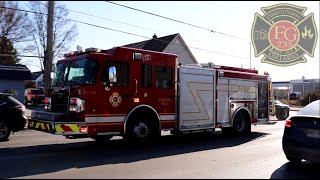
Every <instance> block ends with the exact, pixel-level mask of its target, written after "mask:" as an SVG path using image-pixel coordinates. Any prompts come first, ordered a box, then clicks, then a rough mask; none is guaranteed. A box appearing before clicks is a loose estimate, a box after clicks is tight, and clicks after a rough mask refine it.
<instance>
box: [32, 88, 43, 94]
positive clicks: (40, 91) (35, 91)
mask: <svg viewBox="0 0 320 180" xmlns="http://www.w3.org/2000/svg"><path fill="white" fill-rule="evenodd" d="M31 93H32V94H44V92H43V91H42V90H40V89H39V90H31Z"/></svg>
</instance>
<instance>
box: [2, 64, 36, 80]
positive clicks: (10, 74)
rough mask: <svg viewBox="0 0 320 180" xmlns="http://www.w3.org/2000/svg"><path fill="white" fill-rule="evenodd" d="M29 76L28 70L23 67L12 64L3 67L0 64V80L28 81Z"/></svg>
mask: <svg viewBox="0 0 320 180" xmlns="http://www.w3.org/2000/svg"><path fill="white" fill-rule="evenodd" d="M30 76H31V72H30V70H29V69H28V68H27V66H25V65H21V64H12V65H4V64H0V79H5V80H29V79H30Z"/></svg>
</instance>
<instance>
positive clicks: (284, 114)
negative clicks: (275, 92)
mask: <svg viewBox="0 0 320 180" xmlns="http://www.w3.org/2000/svg"><path fill="white" fill-rule="evenodd" d="M273 102H274V104H275V112H274V114H272V113H271V115H273V116H274V115H275V116H276V117H277V119H278V120H285V119H287V118H288V117H289V112H290V106H288V105H286V104H283V103H282V102H280V101H279V100H273Z"/></svg>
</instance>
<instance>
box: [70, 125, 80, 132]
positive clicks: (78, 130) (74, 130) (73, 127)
mask: <svg viewBox="0 0 320 180" xmlns="http://www.w3.org/2000/svg"><path fill="white" fill-rule="evenodd" d="M68 126H69V127H70V128H71V129H72V131H73V132H80V128H79V126H78V125H76V124H73V125H68Z"/></svg>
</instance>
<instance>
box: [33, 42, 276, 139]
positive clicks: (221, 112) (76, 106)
mask: <svg viewBox="0 0 320 180" xmlns="http://www.w3.org/2000/svg"><path fill="white" fill-rule="evenodd" d="M270 87H271V79H270V77H269V76H268V75H259V74H258V71H257V70H251V69H242V68H235V67H227V66H215V65H213V64H212V63H208V64H202V65H200V64H194V65H179V64H178V59H177V56H176V55H174V54H167V53H162V52H154V51H147V50H141V49H134V48H127V47H115V48H112V49H109V50H99V49H96V48H88V49H86V50H85V51H84V52H81V51H78V52H73V53H70V54H67V55H65V59H63V60H59V61H58V62H57V64H56V66H55V71H54V77H53V80H52V84H51V87H50V88H49V89H48V90H47V92H46V98H45V106H44V109H45V110H44V111H32V114H31V119H29V124H28V127H29V128H31V129H35V130H39V131H45V132H48V133H52V134H56V135H63V136H66V137H68V138H80V137H91V138H93V139H96V140H109V139H110V138H112V137H113V136H123V137H124V138H125V139H127V140H130V141H134V142H146V141H149V140H151V139H153V138H156V137H159V136H160V135H161V131H164V130H169V131H170V133H171V134H185V133H194V132H208V131H214V130H215V128H221V129H222V131H223V132H224V133H232V134H235V135H243V134H248V133H250V132H251V125H252V124H259V123H268V122H269V113H270V112H269V99H270V96H271V94H270Z"/></svg>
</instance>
